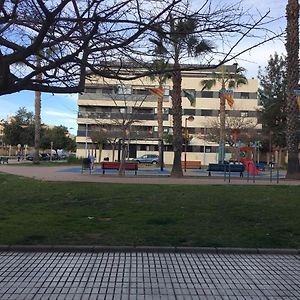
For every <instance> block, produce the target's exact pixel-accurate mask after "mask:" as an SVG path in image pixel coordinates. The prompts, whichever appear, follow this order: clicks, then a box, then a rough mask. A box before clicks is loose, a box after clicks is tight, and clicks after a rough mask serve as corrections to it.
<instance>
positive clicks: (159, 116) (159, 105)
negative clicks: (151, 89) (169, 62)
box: [157, 80, 164, 168]
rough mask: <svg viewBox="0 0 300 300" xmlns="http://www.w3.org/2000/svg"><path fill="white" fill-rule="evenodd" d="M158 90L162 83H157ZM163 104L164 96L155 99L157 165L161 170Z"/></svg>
mask: <svg viewBox="0 0 300 300" xmlns="http://www.w3.org/2000/svg"><path fill="white" fill-rule="evenodd" d="M159 88H163V85H162V82H161V80H160V82H159ZM163 102H164V96H162V97H158V98H157V126H158V138H159V144H158V145H159V146H158V147H159V164H160V167H161V168H163V164H164V162H163V136H164V126H163V122H164V121H163Z"/></svg>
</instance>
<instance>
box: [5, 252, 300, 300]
mask: <svg viewBox="0 0 300 300" xmlns="http://www.w3.org/2000/svg"><path fill="white" fill-rule="evenodd" d="M0 299H1V300H4V299H14V300H20V299H30V300H31V299H83V300H86V299H91V300H92V299H127V300H131V299H138V300H139V299H145V300H146V299H178V300H179V299H216V300H217V299H230V300H231V299H278V300H279V299H295V300H296V299H300V257H299V255H262V254H258V255H257V254H256V255H254V254H212V253H211V254H209V253H167V252H162V253H155V252H154V253H153V252H146V251H144V252H99V253H88V252H76V253H75V252H65V253H62V252H52V253H47V252H11V251H8V252H1V253H0Z"/></svg>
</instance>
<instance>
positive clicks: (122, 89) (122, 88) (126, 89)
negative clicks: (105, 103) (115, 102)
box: [117, 84, 131, 95]
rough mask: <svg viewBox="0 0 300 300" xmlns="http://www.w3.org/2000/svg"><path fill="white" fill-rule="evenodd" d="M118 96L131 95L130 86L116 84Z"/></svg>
mask: <svg viewBox="0 0 300 300" xmlns="http://www.w3.org/2000/svg"><path fill="white" fill-rule="evenodd" d="M117 94H118V95H131V85H128V84H118V85H117Z"/></svg>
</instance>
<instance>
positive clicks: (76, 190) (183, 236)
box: [0, 173, 300, 248]
mask: <svg viewBox="0 0 300 300" xmlns="http://www.w3.org/2000/svg"><path fill="white" fill-rule="evenodd" d="M0 191H1V193H0V244H24V245H26V244H31V245H32V244H40V245H41V244H56V245H61V244H70V245H129V246H131V245H143V246H203V247H207V246H215V247H274V248H295V247H298V248H299V247H300V200H299V195H300V186H275V185H274V186H236V185H224V186H218V185H215V186H213V185H210V186H203V185H199V186H196V185H194V186H166V185H129V184H128V185H121V184H120V185H117V184H99V183H78V182H42V181H35V180H32V179H28V178H23V177H18V176H13V175H7V174H1V173H0Z"/></svg>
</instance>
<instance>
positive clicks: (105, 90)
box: [101, 87, 113, 95]
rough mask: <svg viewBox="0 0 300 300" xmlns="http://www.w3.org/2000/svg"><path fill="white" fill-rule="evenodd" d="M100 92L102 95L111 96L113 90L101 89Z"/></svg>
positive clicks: (108, 88) (110, 88) (109, 88)
mask: <svg viewBox="0 0 300 300" xmlns="http://www.w3.org/2000/svg"><path fill="white" fill-rule="evenodd" d="M101 91H102V94H105V95H111V94H112V93H113V88H112V87H103V88H102V89H101Z"/></svg>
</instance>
